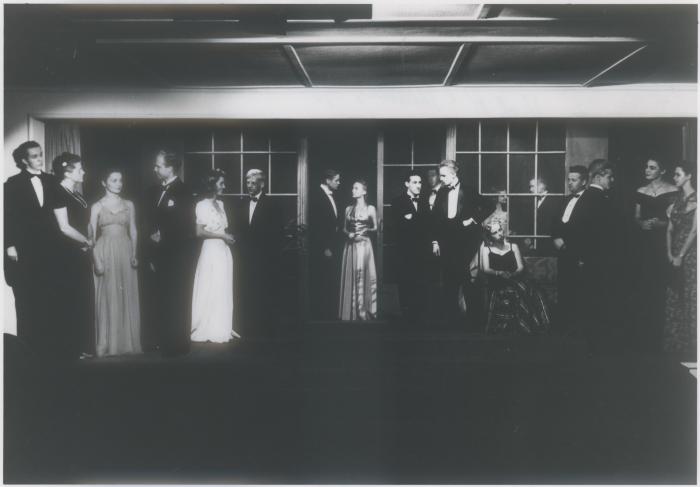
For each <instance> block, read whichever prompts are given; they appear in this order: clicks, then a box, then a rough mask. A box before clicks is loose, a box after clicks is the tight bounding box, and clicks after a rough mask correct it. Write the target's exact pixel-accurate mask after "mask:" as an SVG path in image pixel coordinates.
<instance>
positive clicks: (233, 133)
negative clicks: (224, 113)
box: [214, 129, 241, 151]
mask: <svg viewBox="0 0 700 487" xmlns="http://www.w3.org/2000/svg"><path fill="white" fill-rule="evenodd" d="M214 150H217V151H239V150H241V132H240V130H224V129H220V130H217V131H216V132H214Z"/></svg>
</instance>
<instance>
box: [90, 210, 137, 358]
mask: <svg viewBox="0 0 700 487" xmlns="http://www.w3.org/2000/svg"><path fill="white" fill-rule="evenodd" d="M130 220H131V215H130V210H129V207H128V206H127V205H126V204H125V203H124V204H123V206H122V207H121V208H119V209H118V210H117V211H116V212H113V211H112V210H110V209H108V208H107V207H105V206H104V205H103V206H102V208H101V209H100V212H99V214H98V216H97V230H98V235H99V237H98V239H97V242H96V243H95V256H96V258H98V259H100V261H101V262H102V265H103V266H104V273H103V274H102V275H101V276H98V275H95V334H96V341H97V347H96V352H97V356H98V357H103V356H105V355H122V354H129V353H141V316H140V313H141V311H140V305H139V284H138V276H137V272H136V269H134V268H133V267H132V266H131V255H132V249H133V242H132V240H131V237H130V235H129V223H130Z"/></svg>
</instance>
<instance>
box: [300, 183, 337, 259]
mask: <svg viewBox="0 0 700 487" xmlns="http://www.w3.org/2000/svg"><path fill="white" fill-rule="evenodd" d="M331 197H332V198H333V201H335V206H336V208H337V209H338V215H337V216H336V215H335V213H334V212H333V205H331V202H330V201H329V199H328V196H326V193H325V192H324V191H323V189H322V188H321V186H320V185H318V186H316V187H315V188H314V189H313V191H312V192H311V196H310V198H309V200H310V201H309V203H310V206H309V240H310V242H309V243H310V246H311V248H312V249H314V250H317V251H323V250H324V249H331V250H335V248H336V247H337V246H338V245H339V243H340V236H339V233H340V229H341V228H342V225H341V222H342V221H343V218H344V214H343V208H342V207H341V206H340V204H339V203H338V200H337V199H336V198H335V195H331Z"/></svg>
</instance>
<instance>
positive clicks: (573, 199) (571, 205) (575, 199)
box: [561, 189, 585, 223]
mask: <svg viewBox="0 0 700 487" xmlns="http://www.w3.org/2000/svg"><path fill="white" fill-rule="evenodd" d="M584 191H585V189H584V190H581V191H579V192H578V193H576V194H575V195H574V196H572V197H571V199H570V200H569V204H567V205H566V208H565V209H564V214H563V215H562V217H561V222H562V223H569V219H570V218H571V214H572V213H573V212H574V207H575V206H576V203H578V200H580V199H581V195H582V194H583V192H584Z"/></svg>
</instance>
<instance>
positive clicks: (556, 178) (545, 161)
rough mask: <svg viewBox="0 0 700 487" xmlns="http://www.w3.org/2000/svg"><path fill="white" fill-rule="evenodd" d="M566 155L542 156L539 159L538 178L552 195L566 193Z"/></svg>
mask: <svg viewBox="0 0 700 487" xmlns="http://www.w3.org/2000/svg"><path fill="white" fill-rule="evenodd" d="M564 157H565V156H564V154H540V155H539V156H538V159H537V161H538V162H537V177H538V178H540V179H541V180H542V182H543V183H544V184H545V185H546V186H547V189H548V190H549V192H550V193H564V178H565V172H566V167H565V166H564Z"/></svg>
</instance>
